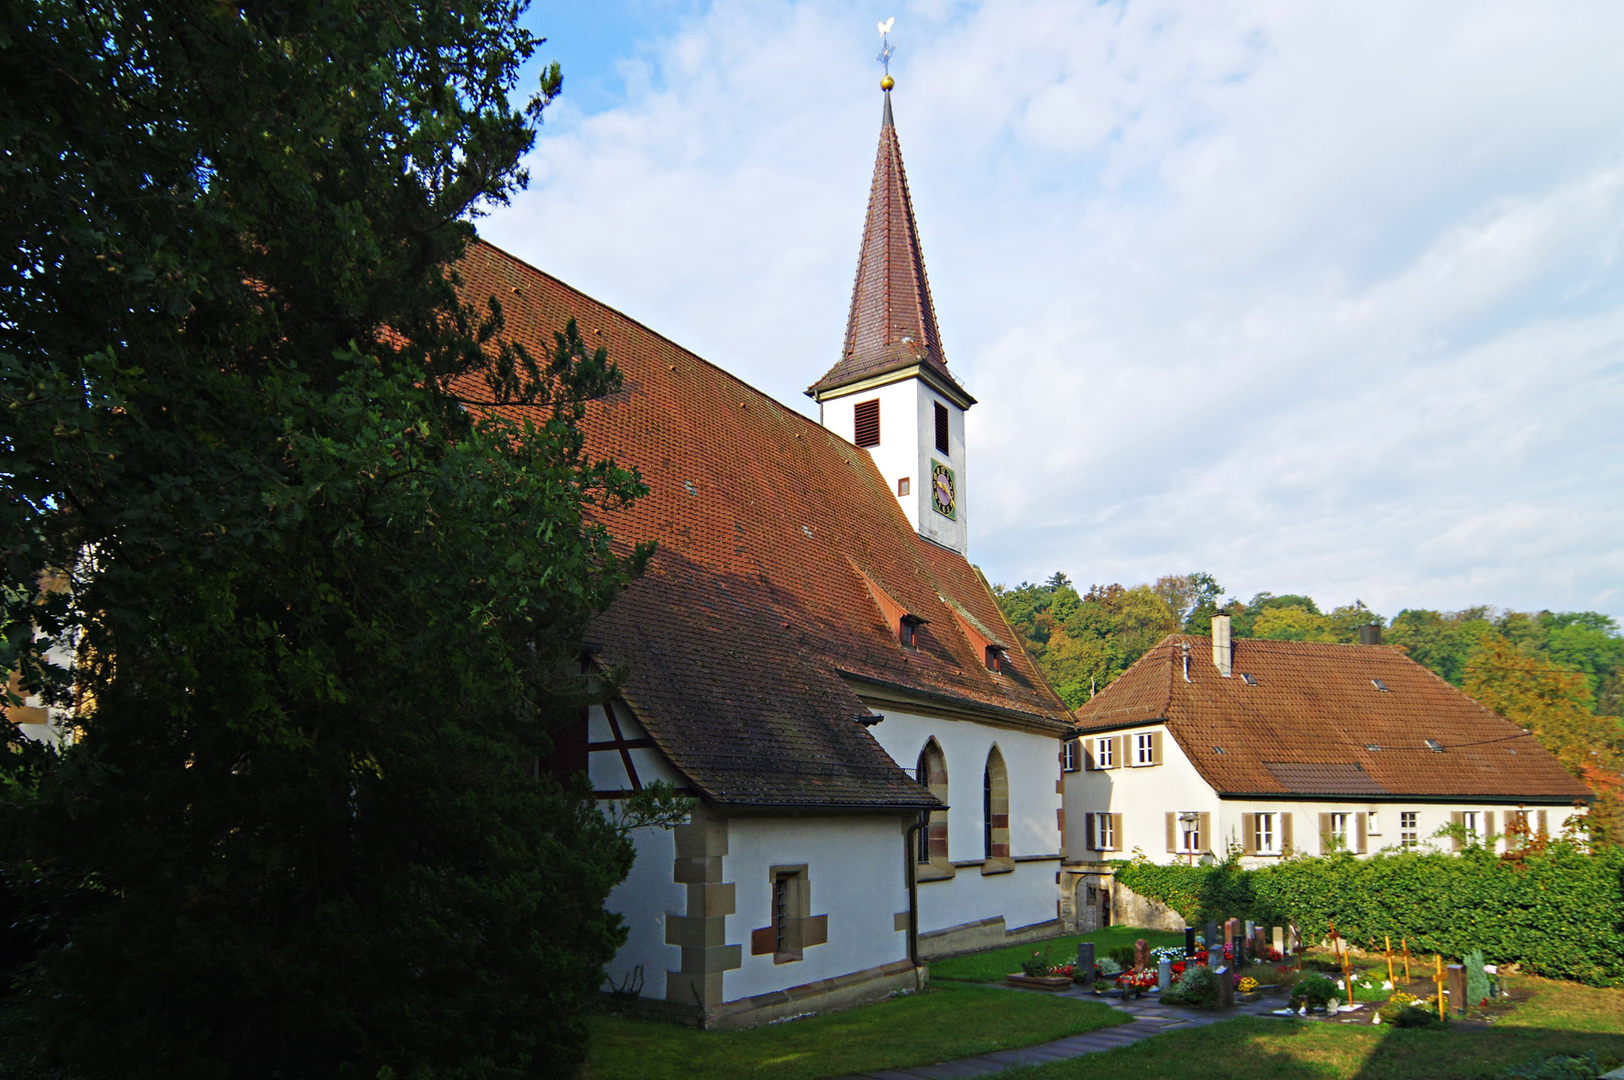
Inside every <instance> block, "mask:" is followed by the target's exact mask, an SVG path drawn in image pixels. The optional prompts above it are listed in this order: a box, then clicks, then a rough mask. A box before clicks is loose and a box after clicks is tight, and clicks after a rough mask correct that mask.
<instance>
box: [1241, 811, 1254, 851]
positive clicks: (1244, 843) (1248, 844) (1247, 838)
mask: <svg viewBox="0 0 1624 1080" xmlns="http://www.w3.org/2000/svg"><path fill="white" fill-rule="evenodd" d="M1241 854H1242V855H1256V854H1257V815H1256V814H1242V815H1241Z"/></svg>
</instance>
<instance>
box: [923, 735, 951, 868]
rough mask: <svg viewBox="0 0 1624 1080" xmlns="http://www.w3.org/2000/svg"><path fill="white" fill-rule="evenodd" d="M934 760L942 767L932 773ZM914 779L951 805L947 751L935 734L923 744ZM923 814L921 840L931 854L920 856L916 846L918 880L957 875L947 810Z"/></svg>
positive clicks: (943, 801) (928, 811) (944, 803)
mask: <svg viewBox="0 0 1624 1080" xmlns="http://www.w3.org/2000/svg"><path fill="white" fill-rule="evenodd" d="M932 764H935V765H939V766H940V768H939V770H938V771H936V772H934V773H932V772H931V769H930V767H931V765H932ZM914 779H915V780H917V781H918V782H919V783H920V784H922V785H924V787H926V788H927V789H928V790H929V791H930V793H931V794H932V795H934V796H936V798H938V799H939V800H941V802H942V805H943V806H947V805H949V802H948V797H947V794H948V772H947V754H946V752H945V751H943V750H942V745H941V743H939V742H937V741H936V737H935V736H934V735H933V736H931V737H930V738H928V739H926V740H925V745H924V746H922V747H920V748H919V758H918V762H917V764H916V765H915V766H914ZM920 817H921V818H923V819H924V820H925V827H924V828H923V829H921V830H919V832H920V840H921V842H922V843H923V844H924V845H925V846H924V849H923V850H924V852H925V853H926V854H927V856H928V857H927V858H925V859H920V858H919V854H920V849H919V848H916V849H915V851H914V880H915V881H940V880H942V879H944V878H950V877H952V876H954V874H955V873H957V871H956V870H955V869H954V868H953V863H952V861H951V856H950V855H949V852H948V844H947V839H948V833H947V811H946V810H927V811H925V812H924V813H922V814H920Z"/></svg>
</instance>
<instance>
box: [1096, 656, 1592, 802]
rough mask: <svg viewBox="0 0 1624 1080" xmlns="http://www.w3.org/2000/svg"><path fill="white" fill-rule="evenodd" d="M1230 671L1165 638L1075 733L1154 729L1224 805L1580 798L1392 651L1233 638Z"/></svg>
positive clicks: (1562, 777)
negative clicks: (1305, 799) (1288, 799)
mask: <svg viewBox="0 0 1624 1080" xmlns="http://www.w3.org/2000/svg"><path fill="white" fill-rule="evenodd" d="M1186 650H1188V656H1189V668H1188V670H1189V679H1188V680H1186V679H1185V675H1184V672H1185V664H1184V658H1185V655H1186ZM1232 669H1233V674H1232V676H1231V677H1229V678H1225V677H1224V676H1223V675H1222V674H1221V673H1220V672H1219V670H1218V668H1217V667H1216V666H1214V664H1213V662H1212V641H1211V639H1210V638H1204V637H1189V636H1185V635H1181V634H1170V635H1169V636H1168V637H1166V638H1164V639H1163V640H1162V642H1161V643H1160V644H1158V645H1157V646H1156V647H1155V648H1153V649H1151V650H1150V651H1149V652H1147V653H1146V654H1145V655H1144V656H1143V657H1141V658H1140V659H1139V660H1138V661H1137V662H1136V663H1135V664H1134V665H1133V666H1132V667H1130V668H1129V669H1128V670H1127V671H1126V672H1124V673H1123V675H1122V676H1121V678H1119V679H1117V680H1116V681H1115V682H1113V683H1112V684H1111V685H1110V686H1108V687H1106V688H1105V689H1104V690H1103V691H1101V692H1100V693H1099V694H1097V695H1095V697H1094V698H1093V699H1092V700H1090V701H1089V702H1087V703H1086V704H1085V705H1083V706H1082V707H1081V708H1079V709H1078V710H1077V711H1076V714H1075V715H1076V718H1077V722H1078V724H1080V725H1081V726H1082V728H1083V729H1084V730H1085V731H1101V730H1109V729H1113V728H1121V727H1127V726H1131V725H1136V724H1146V723H1153V722H1160V721H1165V722H1166V724H1167V730H1168V731H1169V732H1170V733H1171V734H1172V736H1173V738H1174V739H1175V740H1176V741H1177V742H1178V745H1179V748H1180V749H1181V750H1183V751H1184V753H1185V755H1186V756H1188V757H1189V758H1190V760H1191V762H1193V763H1194V765H1195V767H1196V768H1197V769H1198V770H1199V771H1200V772H1201V775H1202V777H1203V778H1204V779H1205V780H1206V781H1207V782H1208V783H1209V784H1211V785H1212V786H1213V788H1214V789H1216V790H1217V791H1218V792H1219V793H1220V794H1226V795H1276V796H1279V795H1291V794H1296V795H1302V796H1309V797H1312V796H1320V797H1331V798H1335V797H1370V796H1405V797H1429V796H1430V797H1452V798H1458V799H1469V798H1478V799H1488V798H1493V799H1494V800H1496V801H1500V802H1506V801H1519V800H1527V801H1530V802H1547V803H1551V802H1567V801H1570V800H1575V799H1583V798H1587V797H1588V796H1589V794H1590V793H1589V791H1588V790H1587V789H1586V788H1585V787H1584V785H1583V784H1581V783H1579V781H1578V780H1576V779H1574V778H1573V776H1571V775H1570V774H1569V773H1568V772H1567V771H1566V770H1565V769H1563V768H1562V766H1561V765H1560V764H1559V763H1558V762H1557V760H1556V758H1555V757H1553V756H1552V755H1551V753H1550V752H1549V751H1547V750H1545V749H1544V748H1543V747H1541V746H1540V745H1539V743H1538V742H1537V741H1536V740H1535V739H1534V738H1533V737H1532V736H1530V735H1528V734H1526V733H1525V732H1524V731H1523V729H1522V728H1520V727H1518V726H1517V725H1515V724H1513V723H1511V722H1510V721H1509V720H1506V719H1504V718H1503V717H1501V716H1499V715H1497V714H1496V713H1494V712H1491V711H1490V710H1488V709H1486V708H1484V707H1483V706H1482V705H1479V704H1478V703H1477V702H1476V701H1473V700H1472V699H1471V698H1470V697H1468V696H1467V695H1466V694H1463V693H1461V692H1460V691H1459V690H1457V689H1455V688H1454V687H1453V686H1451V685H1449V684H1448V683H1447V682H1445V681H1444V680H1443V679H1440V678H1439V677H1438V676H1437V675H1435V674H1433V673H1432V672H1431V671H1429V670H1427V669H1426V668H1425V667H1422V666H1421V665H1420V664H1418V663H1416V662H1415V661H1414V660H1411V659H1410V658H1409V657H1408V656H1406V655H1405V654H1404V653H1403V652H1402V651H1401V650H1399V649H1395V648H1391V647H1386V646H1380V645H1333V644H1322V643H1316V642H1298V641H1262V640H1258V639H1254V638H1237V639H1235V641H1234V653H1233V663H1232ZM1245 676H1250V679H1248V678H1246V677H1245ZM1378 684H1379V685H1378ZM1382 687H1385V689H1382ZM1428 740H1431V741H1432V743H1435V744H1436V745H1437V749H1434V748H1433V747H1432V746H1430V745H1429V744H1428Z"/></svg>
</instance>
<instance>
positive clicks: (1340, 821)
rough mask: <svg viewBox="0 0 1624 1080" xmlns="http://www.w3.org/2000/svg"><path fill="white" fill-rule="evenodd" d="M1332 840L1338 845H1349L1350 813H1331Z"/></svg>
mask: <svg viewBox="0 0 1624 1080" xmlns="http://www.w3.org/2000/svg"><path fill="white" fill-rule="evenodd" d="M1331 840H1332V842H1333V843H1334V844H1335V845H1336V846H1338V847H1347V846H1348V815H1347V814H1332V815H1331Z"/></svg>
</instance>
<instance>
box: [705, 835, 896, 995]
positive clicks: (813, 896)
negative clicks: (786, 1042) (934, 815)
mask: <svg viewBox="0 0 1624 1080" xmlns="http://www.w3.org/2000/svg"><path fill="white" fill-rule="evenodd" d="M902 860H903V832H902V825H901V824H900V822H899V820H898V818H897V816H896V815H894V814H862V815H855V814H854V815H840V816H831V817H821V816H820V817H733V818H731V819H730V820H729V825H728V853H727V856H726V857H725V858H724V859H723V862H722V868H723V880H724V881H730V882H732V883H733V887H734V912H733V914H731V915H728V916H727V923H726V926H727V935H726V936H727V940H728V941H729V942H743V943H744V948H743V956H742V958H741V964H740V966H739V967H738V968H736V969H734V970H731V971H728V972H726V973H724V974H723V976H722V998H723V1000H724V1001H737V1000H739V999H740V998H746V997H753V996H755V995H757V994H765V993H769V992H771V991H774V990H784V989H788V988H789V987H792V986H801V985H804V984H806V983H810V982H816V981H817V980H819V979H830V978H834V977H836V976H840V975H846V974H849V973H850V972H853V971H863V970H866V969H869V968H874V967H879V966H881V965H883V964H888V963H892V962H894V961H898V960H905V959H907V957H908V935H907V933H906V932H905V931H899V930H898V929H897V928H896V926H895V915H896V913H897V912H902V911H907V910H908V890H907V882H906V880H905V878H904V877H903V873H904V871H903V861H902ZM798 865H805V866H806V875H807V886H808V891H809V894H810V895H809V905H810V910H809V911H808V912H807V914H808V915H812V916H818V915H827V916H828V920H829V922H828V940H827V941H826V942H825V943H824V944H822V945H812V946H808V947H806V948H805V949H803V951H802V954H801V957H802V958H801V959H800V960H797V961H793V962H790V963H775V962H774V958H773V956H772V954H770V953H765V954H762V955H759V956H757V955H752V954H751V949H750V935H751V933H752V932H753V931H755V930H757V929H760V928H762V927H766V926H771V925H772V920H773V910H772V880H771V873H772V868H773V867H775V866H798Z"/></svg>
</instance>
